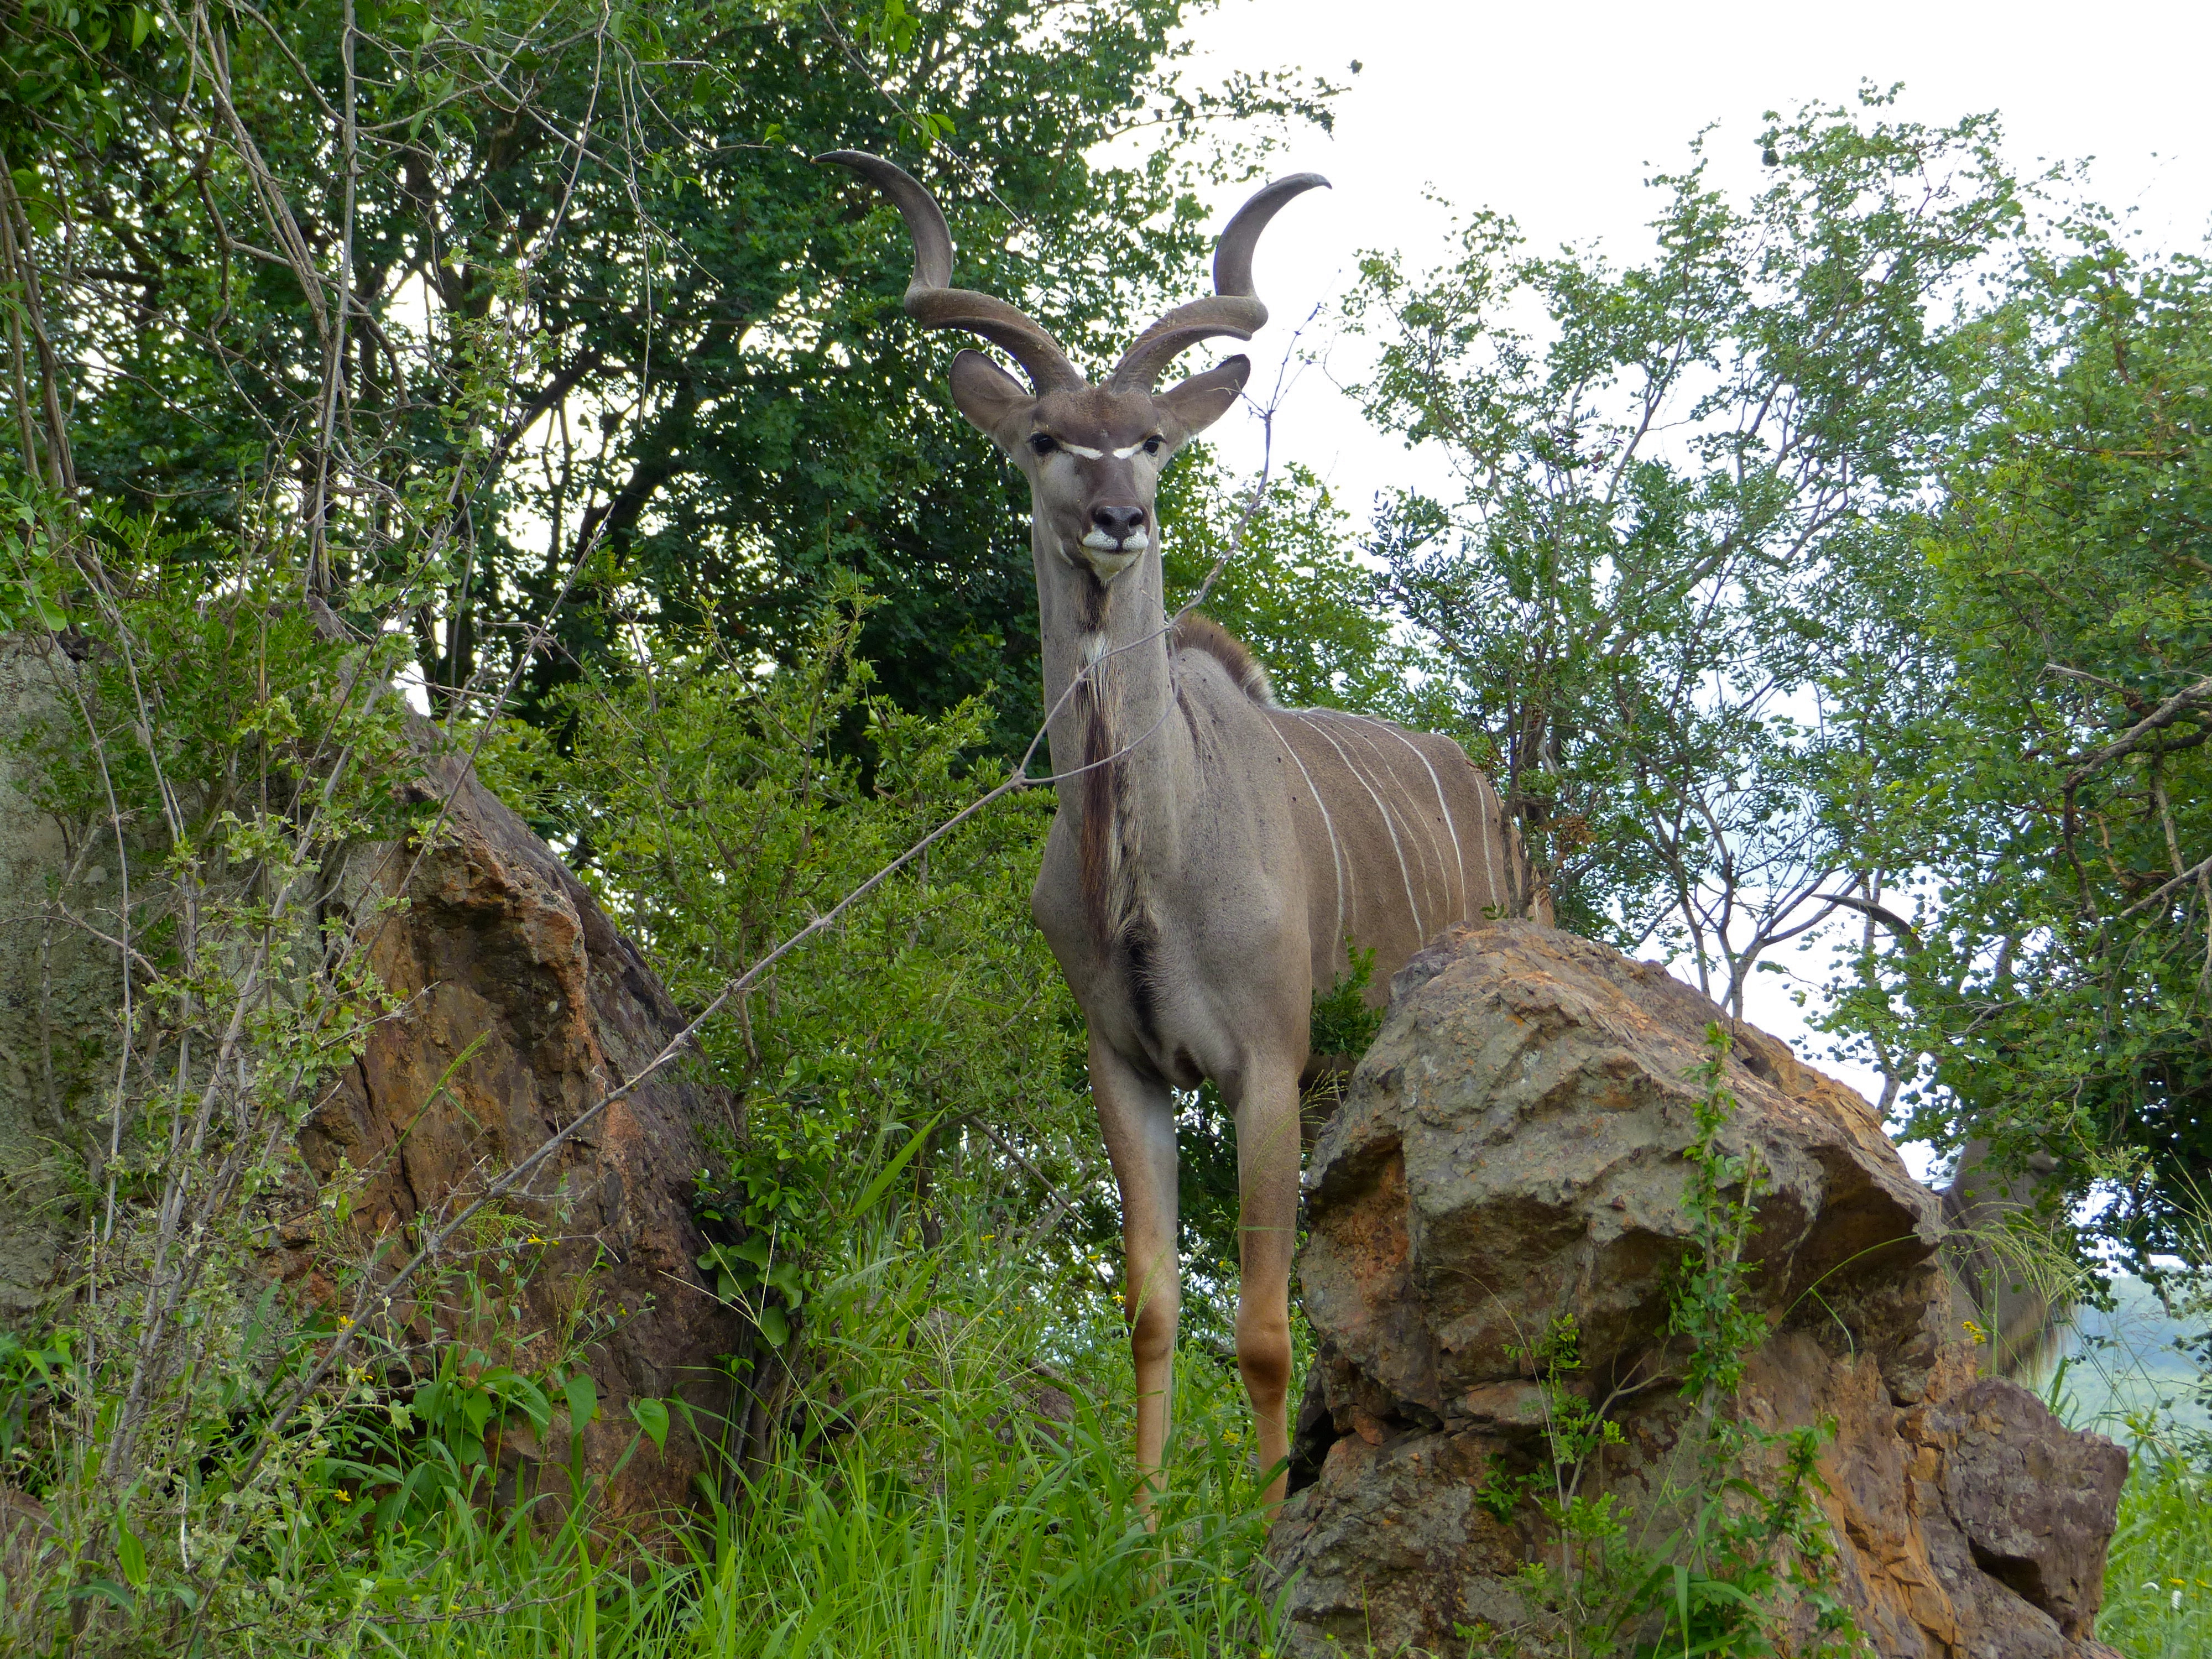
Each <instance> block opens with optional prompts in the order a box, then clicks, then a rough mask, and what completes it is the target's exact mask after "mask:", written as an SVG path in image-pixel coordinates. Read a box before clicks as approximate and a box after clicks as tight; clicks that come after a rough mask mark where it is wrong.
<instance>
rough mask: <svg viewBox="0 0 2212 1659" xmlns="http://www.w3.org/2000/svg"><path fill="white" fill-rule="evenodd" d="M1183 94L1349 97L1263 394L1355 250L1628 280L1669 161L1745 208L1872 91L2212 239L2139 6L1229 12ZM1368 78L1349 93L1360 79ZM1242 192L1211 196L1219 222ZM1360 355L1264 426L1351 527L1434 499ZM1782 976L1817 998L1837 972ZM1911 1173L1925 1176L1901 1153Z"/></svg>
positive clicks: (1315, 154) (2194, 69)
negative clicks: (1293, 83)
mask: <svg viewBox="0 0 2212 1659" xmlns="http://www.w3.org/2000/svg"><path fill="white" fill-rule="evenodd" d="M1193 38H1194V40H1195V42H1196V43H1197V46H1198V47H1199V51H1200V58H1199V60H1198V62H1197V63H1196V64H1194V78H1196V79H1198V80H1200V81H1201V82H1203V81H1206V80H1211V79H1215V78H1218V76H1222V75H1224V74H1225V73H1226V72H1227V71H1228V70H1231V69H1246V70H1254V69H1260V68H1263V67H1272V66H1274V65H1279V64H1280V65H1297V66H1298V67H1301V68H1304V69H1305V70H1309V71H1312V72H1315V73H1323V74H1327V75H1328V76H1330V77H1331V78H1333V79H1335V80H1339V81H1344V80H1346V79H1349V80H1350V82H1351V90H1350V91H1349V92H1348V93H1347V94H1346V95H1345V96H1344V97H1343V98H1342V99H1340V100H1339V101H1338V104H1337V106H1336V108H1337V125H1336V132H1335V134H1334V137H1328V136H1324V135H1322V134H1319V133H1310V132H1308V133H1300V134H1297V135H1295V136H1294V137H1293V140H1292V142H1291V145H1290V147H1289V148H1288V149H1287V150H1286V151H1285V153H1284V154H1283V155H1281V156H1280V157H1279V160H1278V161H1276V162H1275V163H1274V164H1273V167H1272V171H1273V172H1274V173H1293V172H1301V171H1305V170H1309V169H1310V170H1312V171H1314V172H1317V173H1323V174H1325V175H1326V176H1327V177H1328V179H1329V180H1330V182H1331V184H1332V185H1334V188H1333V189H1332V190H1329V191H1314V192H1312V193H1310V194H1309V195H1307V196H1304V197H1300V198H1299V199H1298V200H1297V201H1296V202H1294V203H1292V204H1291V205H1290V206H1289V207H1288V208H1287V209H1285V210H1284V212H1283V214H1282V216H1280V217H1279V218H1278V219H1277V220H1276V221H1275V222H1274V225H1273V228H1270V230H1269V231H1268V233H1267V236H1266V237H1265V238H1264V239H1263V240H1262V241H1261V247H1260V253H1259V258H1258V259H1257V261H1256V267H1255V268H1256V275H1257V285H1258V288H1259V291H1260V295H1261V298H1263V299H1264V300H1266V301H1267V305H1268V308H1269V310H1270V312H1271V313H1273V322H1272V323H1271V324H1270V325H1269V327H1268V329H1267V332H1266V333H1264V334H1262V335H1261V337H1259V338H1258V339H1257V340H1256V341H1255V343H1254V344H1253V346H1252V348H1251V355H1252V356H1253V360H1254V362H1255V365H1256V366H1257V369H1258V373H1257V374H1255V389H1256V388H1257V385H1258V383H1260V382H1261V381H1263V380H1269V379H1271V378H1272V376H1273V366H1274V365H1275V364H1276V362H1278V361H1279V359H1280V357H1281V356H1282V353H1283V351H1284V349H1285V343H1287V341H1288V340H1289V338H1290V334H1291V328H1292V327H1293V326H1295V325H1297V323H1298V322H1299V320H1300V319H1304V318H1305V317H1306V316H1307V315H1308V314H1309V313H1311V312H1313V311H1314V310H1315V308H1316V307H1317V306H1318V307H1322V311H1323V312H1324V313H1326V312H1327V311H1328V308H1329V307H1330V304H1331V302H1332V301H1334V298H1335V296H1336V295H1339V294H1340V293H1341V292H1342V291H1343V289H1344V288H1345V286H1346V283H1347V282H1348V281H1349V279H1350V276H1351V275H1352V271H1353V270H1354V268H1355V261H1356V258H1357V256H1358V252H1360V251H1361V250H1363V249H1367V248H1376V247H1383V248H1395V249H1398V250H1401V251H1402V252H1404V253H1405V254H1406V255H1407V257H1408V259H1409V260H1410V261H1411V262H1412V263H1413V264H1417V265H1418V264H1427V263H1430V262H1431V261H1432V260H1434V259H1436V258H1438V257H1440V256H1441V255H1442V253H1443V248H1444V236H1445V232H1446V228H1447V219H1448V216H1447V213H1446V210H1444V209H1443V208H1442V207H1440V206H1438V205H1437V204H1435V203H1433V202H1430V201H1427V200H1425V199H1424V191H1425V188H1427V187H1430V186H1433V187H1434V188H1435V189H1436V190H1437V191H1440V192H1441V193H1443V195H1445V196H1446V197H1449V198H1451V199H1452V201H1453V202H1454V203H1455V204H1457V205H1458V206H1460V207H1462V208H1475V207H1485V206H1487V207H1493V208H1496V209H1498V210H1501V211H1504V212H1506V213H1509V214H1510V215H1512V216H1514V217H1515V218H1516V219H1517V220H1518V221H1519V222H1520V224H1521V227H1522V230H1523V232H1524V233H1525V234H1527V235H1528V239H1529V242H1530V245H1531V247H1532V250H1534V251H1545V250H1548V249H1549V248H1551V247H1553V246H1556V245H1558V244H1559V243H1560V242H1562V241H1573V242H1576V243H1580V244H1587V243H1589V242H1592V241H1596V242H1599V243H1601V244H1602V245H1603V246H1605V247H1606V248H1607V250H1608V251H1609V252H1610V253H1611V254H1612V256H1613V258H1614V259H1615V260H1616V261H1620V262H1624V263H1626V262H1632V261H1634V260H1636V259H1638V258H1640V257H1642V255H1643V253H1644V250H1645V249H1646V247H1647V246H1648V245H1649V234H1648V232H1647V231H1646V230H1645V229H1644V222H1645V221H1646V220H1647V219H1648V218H1649V217H1650V215H1651V214H1652V212H1653V211H1654V210H1655V209H1656V205H1657V204H1658V201H1659V197H1658V195H1657V193H1656V192H1655V191H1650V190H1648V189H1646V188H1645V187H1644V183H1643V181H1644V179H1646V178H1648V177H1649V176H1650V174H1651V173H1654V172H1657V171H1673V170H1676V169H1678V168H1680V167H1681V166H1682V165H1683V164H1684V162H1685V161H1686V157H1687V149H1688V143H1689V141H1690V139H1691V138H1692V137H1693V136H1694V135H1695V134H1696V132H1697V131H1699V128H1701V127H1704V126H1705V125H1709V124H1712V123H1715V122H1717V123H1719V128H1718V131H1716V132H1715V133H1714V134H1713V135H1712V137H1711V138H1710V139H1709V140H1708V153H1709V155H1711V157H1712V158H1713V163H1714V167H1713V177H1714V179H1715V180H1716V182H1717V183H1719V184H1721V185H1724V186H1727V187H1729V188H1731V189H1737V190H1742V191H1749V190H1753V189H1755V188H1757V186H1758V183H1759V176H1760V169H1759V165H1758V162H1759V155H1758V151H1757V149H1756V147H1755V143H1754V140H1755V139H1756V138H1757V137H1758V135H1759V132H1760V131H1761V130H1762V128H1763V126H1764V125H1765V124H1764V123H1763V122H1762V121H1761V119H1760V117H1761V115H1762V113H1763V112H1765V111H1767V110H1770V109H1774V110H1778V111H1780V112H1783V113H1784V115H1785V116H1786V115H1787V114H1789V113H1790V112H1793V111H1795V110H1796V107H1797V106H1799V105H1801V104H1802V103H1805V102H1808V101H1813V100H1818V101H1821V102H1826V103H1851V102H1854V101H1855V100H1856V97H1857V89H1858V87H1859V85H1860V82H1862V81H1863V80H1871V81H1874V82H1877V83H1879V84H1881V85H1884V86H1887V85H1888V84H1890V83H1892V82H1900V81H1901V82H1905V93H1904V94H1903V95H1902V96H1901V98H1900V100H1899V103H1898V104H1897V105H1896V106H1894V108H1893V111H1892V114H1893V117H1895V118H1913V119H1918V120H1923V121H1926V122H1929V123H1930V124H1931V125H1936V124H1943V123H1948V122H1949V121H1952V120H1954V119H1956V118H1958V117H1959V116H1960V115H1963V114H1966V113H1969V112H1980V111H1984V110H1992V109H1994V110H1996V111H1998V112H2000V113H2001V114H2002V118H2003V121H2004V126H2005V130H2006V132H2007V134H2008V140H2007V149H2008V154H2009V155H2010V157H2011V159H2012V161H2013V163H2014V165H2015V167H2016V168H2018V169H2019V170H2021V171H2023V172H2035V171H2039V170H2040V169H2039V167H2038V165H2037V164H2038V162H2039V161H2081V160H2083V159H2085V158H2093V161H2091V165H2090V167H2089V171H2088V174H2087V191H2086V193H2087V194H2088V195H2090V196H2092V197H2094V198H2096V199H2098V200H2100V201H2102V202H2104V203H2106V204H2107V205H2109V206H2111V207H2112V208H2113V209H2115V210H2130V209H2131V210H2133V214H2134V216H2133V220H2132V223H2133V224H2134V225H2135V226H2136V228H2138V230H2139V231H2140V233H2141V239H2142V245H2143V246H2148V247H2151V248H2158V249H2174V248H2182V247H2192V246H2195V247H2201V246H2203V244H2204V241H2205V238H2206V234H2207V230H2208V228H2212V101H2209V100H2208V99H2207V96H2206V93H2205V80H2206V74H2207V66H2208V64H2212V7H2208V6H2206V5H2205V4H2203V0H2198V3H2196V4H2181V3H2173V0H2145V3H2142V4H2139V5H2136V6H2133V7H2130V8H2129V9H2126V10H2124V11H2120V12H2112V13H2106V12H2103V11H2101V10H2100V9H2097V8H2093V7H2089V6H2084V5H2078V4H2077V5H2074V6H2069V7H2065V8H2063V9H2062V8H2060V7H2057V6H2053V5H2047V4H2046V5H2021V4H2012V5H2003V6H1999V5H1989V4H1979V5H1977V4H1962V3H1958V0H1915V3H1899V0H1876V3H1863V4H1859V5H1855V6H1848V7H1834V6H1790V5H1778V4H1774V3H1771V0H1770V3H1759V4H1748V3H1727V0H1700V3H1694V4H1689V5H1675V6H1664V5H1651V4H1644V5H1623V4H1618V3H1610V0H1597V3H1583V4H1580V5H1576V6H1572V7H1566V6H1557V5H1554V6H1530V5H1527V4H1519V5H1514V6H1510V7H1507V6H1454V5H1442V4H1392V3H1389V0H1383V3H1368V4H1352V5H1346V4H1343V3H1328V4H1321V3H1315V0H1225V3H1223V4H1222V5H1221V6H1220V7H1219V9H1218V10H1217V11H1215V12H1213V13H1212V14H1211V15H1207V16H1206V17H1203V18H1201V19H1200V21H1199V23H1198V25H1197V27H1195V29H1194V32H1193ZM1354 58H1357V59H1358V60H1359V61H1360V63H1361V64H1362V66H1363V67H1362V70H1361V72H1360V73H1359V74H1358V76H1349V74H1348V71H1349V67H1350V64H1351V63H1352V60H1353V59H1354ZM1241 196H1242V191H1237V192H1225V196H1224V199H1223V202H1222V203H1221V208H1222V210H1223V216H1226V213H1227V211H1228V210H1230V209H1231V208H1232V207H1233V206H1234V205H1235V200H1236V199H1241ZM1362 362H1363V353H1362V350H1361V343H1360V342H1358V340H1357V339H1351V340H1340V341H1337V342H1335V343H1334V344H1332V345H1330V346H1329V349H1328V358H1327V369H1326V372H1320V373H1316V372H1308V373H1307V374H1304V376H1303V377H1302V378H1301V379H1300V380H1299V381H1298V382H1297V386H1296V387H1295V388H1294V390H1293V391H1292V392H1291V395H1290V396H1289V397H1288V398H1286V399H1285V401H1284V404H1283V406H1282V409H1281V411H1280V412H1279V415H1278V416H1277V421H1276V436H1275V450H1276V454H1277V457H1278V459H1296V460H1299V461H1303V462H1304V463H1305V464H1306V465H1310V466H1311V467H1313V468H1314V469H1315V470H1316V471H1318V472H1319V473H1321V474H1322V477H1325V478H1327V479H1328V481H1329V482H1330V483H1332V484H1333V485H1334V486H1335V488H1336V489H1337V492H1338V495H1339V499H1340V501H1342V502H1343V504H1344V505H1345V506H1346V507H1349V508H1350V509H1351V510H1352V513H1353V514H1354V516H1355V520H1360V519H1364V514H1365V511H1366V508H1367V505H1368V503H1369V502H1370V501H1371V500H1372V498H1373V495H1374V494H1375V492H1376V489H1379V488H1381V487H1383V485H1385V484H1388V483H1399V482H1407V483H1411V482H1420V483H1426V484H1429V485H1430V486H1431V487H1435V486H1437V485H1438V484H1441V483H1442V482H1443V477H1442V473H1443V468H1442V466H1441V465H1440V462H1439V460H1438V459H1437V458H1434V457H1428V456H1419V455H1408V454H1407V453H1406V452H1405V451H1404V449H1403V448H1402V447H1401V446H1400V444H1399V442H1398V441H1396V440H1395V439H1393V438H1389V437H1385V436H1383V435H1380V434H1377V433H1376V432H1374V431H1373V430H1371V429H1370V428H1369V427H1368V426H1367V425H1366V423H1365V422H1364V420H1363V419H1362V418H1361V416H1360V415H1359V412H1358V409H1357V408H1356V407H1355V406H1354V405H1353V404H1352V402H1351V400H1350V399H1349V398H1346V396H1345V395H1344V394H1343V393H1342V392H1340V390H1338V388H1337V386H1336V384H1335V382H1336V381H1337V380H1348V379H1355V378H1357V376H1358V373H1359V369H1360V367H1361V365H1362ZM1215 431H1216V436H1217V438H1218V441H1219V442H1220V445H1221V447H1222V450H1223V452H1224V454H1225V459H1228V460H1229V461H1230V462H1231V464H1233V465H1238V466H1240V467H1247V468H1249V467H1250V466H1253V465H1256V463H1257V460H1258V458H1259V451H1258V441H1257V432H1256V423H1254V424H1252V425H1249V426H1248V427H1247V428H1244V429H1243V430H1241V431H1240V430H1237V429H1234V428H1232V427H1231V422H1224V423H1223V425H1222V427H1219V428H1216V429H1215ZM1783 960H1784V962H1785V963H1788V964H1789V965H1790V966H1791V967H1793V968H1797V967H1802V968H1804V969H1806V970H1807V971H1808V973H1810V974H1811V975H1813V977H1814V979H1815V980H1816V981H1817V980H1818V979H1819V978H1820V976H1821V975H1820V969H1821V968H1822V966H1823V965H1824V964H1825V960H1826V958H1825V955H1824V954H1820V953H1816V954H1815V955H1814V956H1812V957H1801V956H1798V955H1797V954H1796V952H1795V951H1791V950H1789V949H1787V948H1786V947H1785V951H1784V957H1783ZM1750 1012H1751V1018H1752V1019H1753V1023H1754V1024H1759V1025H1762V1026H1765V1027H1766V1028H1767V1029H1769V1030H1773V1031H1774V1032H1775V1033H1776V1034H1777V1035H1779V1036H1785V1037H1787V1038H1789V1039H1790V1041H1791V1042H1793V1043H1795V1044H1796V1046H1797V1048H1799V1050H1800V1052H1801V1053H1802V1054H1805V1055H1806V1056H1807V1057H1808V1059H1814V1060H1820V1062H1821V1063H1823V1064H1824V1065H1826V1066H1827V1068H1828V1069H1830V1070H1832V1071H1837V1072H1838V1073H1841V1074H1843V1075H1845V1076H1847V1077H1849V1078H1850V1080H1851V1081H1853V1082H1855V1083H1857V1084H1858V1085H1860V1086H1861V1087H1863V1088H1867V1087H1869V1085H1872V1086H1875V1087H1878V1084H1874V1083H1873V1079H1869V1077H1867V1076H1865V1075H1857V1076H1853V1075H1851V1074H1850V1073H1848V1072H1847V1071H1845V1070H1844V1068H1841V1067H1838V1066H1834V1065H1833V1064H1832V1063H1831V1062H1827V1061H1826V1060H1825V1059H1824V1058H1823V1056H1824V1052H1825V1049H1826V1042H1825V1041H1824V1040H1823V1039H1821V1038H1820V1037H1819V1036H1816V1035H1815V1034H1814V1033H1811V1032H1809V1031H1808V1030H1806V1029H1805V1027H1804V1024H1803V1023H1802V1017H1801V1015H1800V1014H1799V1012H1798V1011H1797V1010H1796V1007H1795V1006H1793V1005H1792V1004H1791V1003H1790V1000H1789V997H1788V987H1787V986H1786V984H1785V983H1784V981H1781V980H1778V978H1777V977H1776V976H1774V975H1758V976H1756V979H1755V982H1754V988H1753V1006H1752V1007H1751V1009H1750ZM1914 1161H1915V1162H1916V1164H1917V1165H1922V1164H1924V1160H1919V1159H1916V1160H1914Z"/></svg>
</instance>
